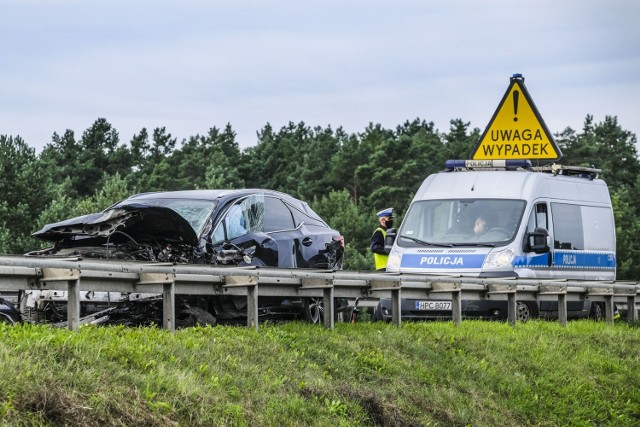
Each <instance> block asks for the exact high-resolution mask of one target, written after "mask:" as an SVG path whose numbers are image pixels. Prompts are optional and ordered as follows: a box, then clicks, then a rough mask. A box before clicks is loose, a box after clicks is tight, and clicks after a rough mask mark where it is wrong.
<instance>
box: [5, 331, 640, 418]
mask: <svg viewBox="0 0 640 427" xmlns="http://www.w3.org/2000/svg"><path fill="white" fill-rule="evenodd" d="M0 334H1V336H2V340H1V341H0V366H1V369H2V375H0V420H1V421H2V423H3V424H7V425H82V426H88V425H162V426H165V425H185V426H187V425H189V426H190V425H206V426H215V425H246V426H256V425H265V426H290V425H317V426H340V425H343V426H360V425H367V426H369V425H381V426H388V425H397V426H418V425H473V426H496V425H501V426H503V425H504V426H506V425H509V426H515V425H563V426H564V425H603V424H611V425H616V426H621V425H639V424H640V356H639V354H638V351H639V349H640V329H638V328H637V327H629V326H627V325H626V324H616V325H614V326H611V325H607V324H605V323H594V322H591V321H577V322H571V323H570V324H569V325H568V326H567V327H565V328H563V327H561V326H559V325H558V324H556V323H552V322H545V321H532V322H529V323H527V324H525V325H518V326H517V327H516V328H512V327H510V326H508V325H507V324H505V323H498V322H476V321H464V322H463V323H462V325H461V326H458V327H456V326H453V325H452V324H451V323H447V322H428V323H404V324H403V326H402V327H401V328H396V327H394V326H393V325H389V324H380V323H368V322H365V323H358V324H355V325H353V324H347V323H339V324H337V325H336V328H335V330H333V331H331V330H326V329H324V328H322V327H320V326H314V325H308V324H304V323H288V324H279V325H261V327H260V330H259V331H255V330H253V329H250V328H246V327H213V328H210V327H209V328H194V329H184V330H179V331H177V332H176V333H175V334H172V333H168V332H166V331H163V330H159V329H126V328H121V327H115V328H106V327H86V328H82V329H81V330H80V331H79V332H77V333H73V332H69V331H67V330H61V329H52V328H50V327H47V326H43V325H39V326H38V325H23V326H15V327H11V326H4V325H2V324H0Z"/></svg>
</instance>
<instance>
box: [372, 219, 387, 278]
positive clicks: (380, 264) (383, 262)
mask: <svg viewBox="0 0 640 427" xmlns="http://www.w3.org/2000/svg"><path fill="white" fill-rule="evenodd" d="M378 230H380V231H382V238H383V239H384V238H386V237H387V232H386V230H385V229H383V228H382V227H378V228H376V230H375V231H374V233H375V232H376V231H378ZM387 259H389V255H383V254H377V253H375V252H374V253H373V261H374V262H375V264H376V270H382V269H385V268H387Z"/></svg>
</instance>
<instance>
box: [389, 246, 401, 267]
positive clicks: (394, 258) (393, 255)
mask: <svg viewBox="0 0 640 427" xmlns="http://www.w3.org/2000/svg"><path fill="white" fill-rule="evenodd" d="M401 259H402V255H400V252H398V251H396V250H395V249H392V250H391V252H390V253H389V258H387V271H398V270H399V269H400V260H401Z"/></svg>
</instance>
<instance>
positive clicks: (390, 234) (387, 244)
mask: <svg viewBox="0 0 640 427" xmlns="http://www.w3.org/2000/svg"><path fill="white" fill-rule="evenodd" d="M396 235H397V233H396V229H395V228H390V229H388V230H387V233H386V236H385V238H384V250H385V251H386V252H387V253H389V252H391V248H392V247H393V243H394V242H395V241H396Z"/></svg>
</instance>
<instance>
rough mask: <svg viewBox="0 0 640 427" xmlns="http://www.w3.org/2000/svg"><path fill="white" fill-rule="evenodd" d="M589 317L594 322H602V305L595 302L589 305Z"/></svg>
mask: <svg viewBox="0 0 640 427" xmlns="http://www.w3.org/2000/svg"><path fill="white" fill-rule="evenodd" d="M589 317H590V318H592V319H593V320H595V321H596V322H601V321H603V320H604V309H603V308H602V304H599V303H597V302H594V303H591V311H590V312H589Z"/></svg>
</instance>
